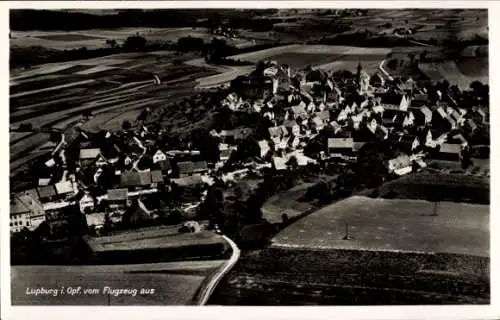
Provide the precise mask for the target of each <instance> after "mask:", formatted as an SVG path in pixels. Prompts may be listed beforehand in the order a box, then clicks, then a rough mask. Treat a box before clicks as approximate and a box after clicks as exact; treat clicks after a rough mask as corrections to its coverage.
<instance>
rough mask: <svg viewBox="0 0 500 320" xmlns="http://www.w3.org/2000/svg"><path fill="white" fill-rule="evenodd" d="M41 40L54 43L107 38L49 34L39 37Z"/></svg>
mask: <svg viewBox="0 0 500 320" xmlns="http://www.w3.org/2000/svg"><path fill="white" fill-rule="evenodd" d="M36 38H39V39H46V40H53V41H81V40H98V39H102V40H105V38H101V37H94V36H88V35H84V34H49V35H43V36H37V37H36Z"/></svg>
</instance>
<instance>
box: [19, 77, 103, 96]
mask: <svg viewBox="0 0 500 320" xmlns="http://www.w3.org/2000/svg"><path fill="white" fill-rule="evenodd" d="M94 81H95V80H93V79H89V80H82V81H77V82H72V83H68V84H62V85H59V86H54V87H49V88H43V89H37V90H31V91H24V92H20V93H15V94H11V95H10V97H11V98H19V97H24V96H28V95H32V94H36V93H41V92H47V91H54V90H59V89H64V88H71V87H74V86H78V85H82V84H87V83H91V82H94Z"/></svg>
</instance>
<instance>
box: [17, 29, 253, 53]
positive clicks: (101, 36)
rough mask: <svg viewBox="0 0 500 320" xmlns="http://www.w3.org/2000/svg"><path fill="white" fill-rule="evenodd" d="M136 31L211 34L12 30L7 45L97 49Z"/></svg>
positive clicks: (167, 36) (204, 33)
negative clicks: (109, 41)
mask: <svg viewBox="0 0 500 320" xmlns="http://www.w3.org/2000/svg"><path fill="white" fill-rule="evenodd" d="M136 34H139V35H140V36H142V37H144V38H146V40H147V41H150V42H166V41H171V42H176V41H177V40H178V39H179V38H182V37H195V38H201V39H203V40H205V41H211V40H212V39H213V38H214V37H215V38H217V37H219V36H216V35H214V34H211V33H210V32H209V31H208V30H207V29H206V28H196V29H193V28H121V29H91V30H84V31H71V32H65V31H12V32H11V35H12V38H11V39H10V44H11V46H15V47H29V46H42V47H45V48H50V49H56V50H70V49H78V48H81V47H86V48H87V49H98V48H104V47H106V46H107V44H106V40H116V41H117V43H118V44H120V45H121V44H123V43H124V42H125V40H126V39H127V37H129V36H133V35H136ZM224 39H226V41H227V42H228V43H229V44H231V45H234V46H236V47H238V48H243V47H247V46H249V45H254V42H253V41H252V40H249V39H246V38H234V39H227V38H224Z"/></svg>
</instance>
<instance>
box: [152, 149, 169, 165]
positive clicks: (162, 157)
mask: <svg viewBox="0 0 500 320" xmlns="http://www.w3.org/2000/svg"><path fill="white" fill-rule="evenodd" d="M165 160H167V155H166V154H165V153H163V151H161V150H160V149H158V150H156V152H155V154H154V155H153V163H158V162H160V161H165Z"/></svg>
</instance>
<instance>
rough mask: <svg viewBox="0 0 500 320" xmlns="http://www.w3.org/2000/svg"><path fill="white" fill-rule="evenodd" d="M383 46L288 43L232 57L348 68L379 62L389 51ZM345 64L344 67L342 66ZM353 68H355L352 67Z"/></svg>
mask: <svg viewBox="0 0 500 320" xmlns="http://www.w3.org/2000/svg"><path fill="white" fill-rule="evenodd" d="M390 52H391V50H390V49H385V48H360V47H349V46H327V45H288V46H282V47H277V48H272V49H267V50H261V51H256V52H251V53H245V54H241V55H236V56H232V57H231V58H232V59H235V60H242V61H249V62H253V63H257V62H259V61H261V60H276V61H277V62H278V63H282V64H288V65H290V66H291V67H292V68H295V69H302V68H305V67H306V66H308V65H311V66H313V67H318V68H327V69H328V66H329V65H330V64H333V63H336V64H337V65H336V66H337V67H338V68H345V69H350V65H351V64H355V66H357V65H358V62H361V63H370V62H375V63H380V61H381V60H382V59H384V57H385V56H386V55H387V54H388V53H390ZM343 64H345V66H346V67H344V66H343ZM354 69H355V68H354Z"/></svg>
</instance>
